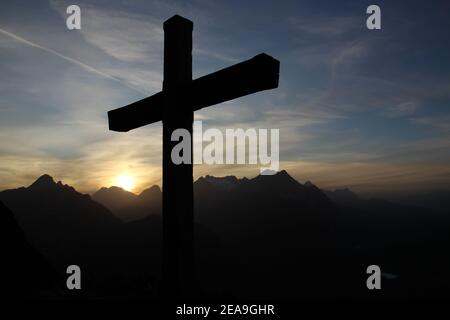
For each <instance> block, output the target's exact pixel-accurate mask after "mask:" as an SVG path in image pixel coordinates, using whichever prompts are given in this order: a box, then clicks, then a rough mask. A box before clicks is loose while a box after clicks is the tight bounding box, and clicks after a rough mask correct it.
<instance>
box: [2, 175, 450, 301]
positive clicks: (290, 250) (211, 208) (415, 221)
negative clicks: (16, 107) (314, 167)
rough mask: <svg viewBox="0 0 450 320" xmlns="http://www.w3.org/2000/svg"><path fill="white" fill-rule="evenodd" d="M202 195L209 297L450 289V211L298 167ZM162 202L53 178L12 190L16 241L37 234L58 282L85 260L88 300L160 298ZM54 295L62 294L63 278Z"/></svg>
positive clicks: (202, 274) (200, 191) (208, 182)
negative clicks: (86, 189)
mask: <svg viewBox="0 0 450 320" xmlns="http://www.w3.org/2000/svg"><path fill="white" fill-rule="evenodd" d="M194 195H195V221H196V225H195V232H196V265H197V281H198V283H199V286H200V287H201V288H202V292H203V294H205V295H207V296H208V297H236V298H254V299H255V298H279V299H280V298H314V297H317V298H330V297H339V298H343V297H353V298H355V297H356V298H383V297H384V298H385V297H392V298H405V297H422V296H430V295H436V296H438V297H447V296H449V292H450V291H449V290H448V289H450V277H449V276H448V275H447V272H446V270H448V267H449V266H450V259H449V258H448V257H447V255H446V251H447V248H448V245H449V244H450V233H449V231H450V219H449V218H448V217H449V214H448V213H449V212H450V211H449V210H445V209H443V210H440V211H433V210H430V209H425V208H421V207H414V206H406V205H398V204H395V203H392V202H389V201H385V200H381V199H370V200H365V199H361V198H360V197H358V196H357V195H356V194H354V193H353V192H351V191H350V190H348V189H342V190H335V191H324V190H321V189H319V188H318V187H316V186H315V185H314V184H313V183H311V182H306V183H303V184H302V183H300V182H298V181H297V180H295V179H293V178H292V177H291V176H290V175H289V174H288V173H287V172H286V171H280V172H278V173H277V174H275V175H272V176H265V175H259V176H257V177H255V178H252V179H247V178H242V179H238V178H236V177H234V176H228V177H213V176H205V177H201V178H199V179H198V180H197V181H195V183H194ZM161 198H162V197H161V190H160V189H159V187H157V186H153V187H151V188H149V189H146V190H144V191H143V192H142V193H141V194H139V195H135V194H133V193H130V192H127V191H125V190H123V189H120V188H118V187H110V188H101V189H100V190H98V191H97V192H96V193H94V194H93V195H92V196H90V195H85V194H81V193H79V192H77V191H76V190H75V189H74V188H73V187H71V186H68V185H65V184H63V183H61V182H55V181H54V180H53V178H52V177H51V176H49V175H43V176H41V177H40V178H38V179H37V180H36V181H35V182H34V183H33V184H31V185H30V186H28V187H21V188H18V189H11V190H5V191H2V192H0V201H1V202H3V203H4V205H5V208H6V207H7V208H6V209H2V211H6V212H10V211H12V212H13V213H14V218H15V220H16V221H17V223H16V224H15V225H16V227H14V228H15V230H19V229H20V230H19V231H20V232H22V233H23V237H22V238H20V237H17V236H13V235H9V234H7V237H8V238H11V240H10V241H12V243H14V244H15V243H17V244H20V243H22V244H23V243H24V241H25V240H24V239H26V242H27V243H30V244H31V246H30V247H29V249H31V250H32V251H33V252H34V253H35V254H36V255H38V256H39V257H41V258H42V259H41V260H39V259H35V262H33V263H32V264H36V265H42V263H41V262H42V261H44V262H45V263H47V262H48V267H43V268H41V269H39V270H53V271H51V272H53V273H54V274H56V275H57V277H56V278H55V277H53V278H52V277H50V278H51V279H59V278H58V277H64V276H65V268H66V267H67V266H68V265H70V264H77V265H79V266H80V267H81V269H82V270H83V288H84V290H83V294H84V296H85V297H86V298H97V297H121V298H124V297H126V298H129V297H147V298H152V297H153V298H154V297H157V296H158V288H159V279H160V264H161V238H162V232H161ZM9 210H10V211H9ZM10 215H11V214H10ZM5 216H8V214H4V213H3V212H2V216H1V217H5ZM10 224H11V223H10ZM8 228H10V227H8ZM11 228H12V227H11ZM16 234H19V233H18V232H16ZM20 239H22V240H20ZM8 242H9V241H8V240H7V239H5V240H4V241H3V242H2V243H4V244H6V243H8ZM15 247H16V245H14V246H13V248H15ZM22 247H23V246H22ZM29 249H26V250H25V249H20V251H23V252H29ZM27 250H28V251H27ZM26 254H27V255H29V253H26ZM11 259H13V258H8V260H11ZM33 259H34V258H33ZM38 260H39V261H40V262H37V261H38ZM11 261H12V260H11ZM33 261H34V260H33ZM371 264H379V265H380V267H381V268H382V271H383V290H382V294H381V293H379V292H371V291H368V290H367V289H366V287H365V281H366V278H367V274H366V273H365V270H366V268H367V266H369V265H371ZM49 272H50V271H49ZM51 272H50V274H52V273H51ZM63 280H64V279H63ZM58 281H59V280H58ZM50 283H54V282H51V281H50ZM58 283H59V284H60V283H61V281H59V282H58ZM63 284H64V281H63ZM49 290H50V292H58V293H59V294H61V290H60V289H59V288H58V286H57V285H55V288H50V289H49ZM62 295H63V296H64V297H65V298H66V297H70V295H71V293H67V292H63V293H62Z"/></svg>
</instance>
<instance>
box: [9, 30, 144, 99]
mask: <svg viewBox="0 0 450 320" xmlns="http://www.w3.org/2000/svg"><path fill="white" fill-rule="evenodd" d="M0 33H2V34H4V35H6V36H8V37H10V38H12V39H14V40H16V41H18V42H20V43H23V44H26V45H28V46H30V47H33V48H37V49H40V50H42V51H45V52H47V53H50V54H52V55H55V56H57V57H59V58H61V59H63V60H66V61H68V62H71V63H73V64H76V65H78V66H80V67H81V68H83V69H84V70H86V71H88V72H91V73H94V74H96V75H98V76H101V77H103V78H106V79H109V80H113V81H116V82H119V83H121V84H123V85H125V86H127V87H128V88H130V89H132V90H135V91H138V92H139V93H143V94H145V92H144V91H142V90H140V89H137V88H134V87H132V86H130V85H128V84H126V83H123V81H121V80H120V79H118V78H115V77H113V76H111V75H109V74H107V73H105V72H103V71H101V70H98V69H96V68H94V67H91V66H89V65H87V64H85V63H83V62H81V61H79V60H76V59H73V58H71V57H68V56H66V55H63V54H62V53H59V52H57V51H55V50H53V49H50V48H46V47H44V46H41V45H40V44H37V43H34V42H31V41H29V40H27V39H24V38H22V37H20V36H18V35H16V34H14V33H11V32H9V31H6V30H4V29H2V28H0Z"/></svg>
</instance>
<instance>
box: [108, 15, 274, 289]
mask: <svg viewBox="0 0 450 320" xmlns="http://www.w3.org/2000/svg"><path fill="white" fill-rule="evenodd" d="M192 28H193V23H192V21H190V20H188V19H185V18H183V17H180V16H178V15H175V16H173V17H172V18H170V19H168V20H167V21H166V22H164V81H163V90H162V91H161V92H159V93H157V94H155V95H153V96H150V97H148V98H145V99H142V100H140V101H137V102H135V103H132V104H130V105H128V106H125V107H122V108H119V109H115V110H112V111H109V112H108V119H109V129H110V130H113V131H122V132H126V131H129V130H131V129H135V128H138V127H141V126H144V125H147V124H150V123H153V122H157V121H160V120H162V122H163V264H162V268H163V269H162V279H163V290H164V292H165V294H166V295H169V296H180V295H183V296H186V295H189V293H190V292H192V290H193V288H194V287H195V286H194V283H193V281H194V275H195V273H194V271H195V270H194V234H193V232H194V221H193V220H194V219H193V211H194V200H193V196H194V195H193V174H192V152H191V161H190V163H189V164H186V163H182V164H178V165H176V164H174V163H173V162H172V161H171V151H172V148H173V147H174V146H175V145H176V144H177V143H178V141H171V135H172V132H173V131H174V130H176V129H178V128H183V129H186V130H188V131H189V132H190V133H191V150H192V122H193V120H194V111H196V110H199V109H201V108H204V107H208V106H211V105H214V104H217V103H220V102H224V101H227V100H231V99H235V98H238V97H242V96H245V95H248V94H251V93H255V92H258V91H262V90H267V89H273V88H276V87H278V74H279V69H280V62H279V61H278V60H276V59H274V58H272V57H270V56H268V55H266V54H259V55H257V56H255V57H254V58H252V59H250V60H247V61H244V62H241V63H238V64H235V65H233V66H231V67H228V68H225V69H222V70H220V71H217V72H214V73H212V74H209V75H207V76H204V77H201V78H198V79H196V80H192Z"/></svg>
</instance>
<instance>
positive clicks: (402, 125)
mask: <svg viewBox="0 0 450 320" xmlns="http://www.w3.org/2000/svg"><path fill="white" fill-rule="evenodd" d="M70 4H77V5H79V6H80V7H81V16H82V18H81V19H82V29H81V30H74V31H69V30H68V29H67V28H66V23H65V19H66V17H67V14H66V13H65V10H66V8H67V6H68V5H70ZM370 4H378V5H379V6H380V7H381V11H382V30H377V31H370V30H368V29H367V28H366V25H365V21H366V18H367V15H366V13H365V11H366V8H367V6H368V5H370ZM449 9H450V5H449V3H448V2H447V1H433V2H426V1H395V2H394V1H377V2H372V1H317V0H316V1H206V0H199V1H2V2H1V3H0V94H1V100H0V189H5V188H10V187H16V186H19V185H27V184H29V183H31V182H32V180H33V179H35V178H36V177H37V176H39V175H40V174H42V173H50V174H51V175H53V176H55V178H56V179H58V180H63V181H64V182H65V183H69V184H72V185H74V186H75V187H76V188H77V189H79V190H81V191H84V192H92V191H94V190H95V189H97V188H99V187H100V186H108V185H110V184H111V183H112V181H113V179H114V178H115V177H116V176H117V175H121V174H128V175H132V176H133V177H135V180H136V191H139V190H141V189H142V188H144V187H147V186H149V185H151V184H154V183H157V184H160V182H161V181H160V179H161V168H160V163H161V124H160V123H159V124H153V125H150V126H147V127H145V128H140V129H137V130H135V131H133V132H129V133H126V134H123V133H115V132H110V131H108V126H107V119H106V112H107V111H108V110H111V109H113V108H116V107H120V106H123V105H126V104H129V103H131V102H133V101H136V100H138V99H141V98H143V97H145V96H148V95H151V94H153V93H155V92H157V91H159V90H161V81H162V62H163V61H162V57H163V30H162V23H163V22H164V21H165V20H166V19H167V18H169V17H171V16H172V15H174V14H180V15H182V16H184V17H186V18H188V19H191V20H193V21H194V35H193V37H194V38H193V40H194V43H193V47H194V48H193V73H194V77H199V76H202V75H204V74H207V73H210V72H213V71H215V70H217V69H220V68H223V67H226V66H229V65H231V64H234V63H237V62H239V61H242V60H246V59H248V58H250V57H253V56H254V55H256V54H258V53H261V52H266V53H268V54H270V55H272V56H274V57H276V58H277V59H279V60H280V61H281V73H280V86H279V88H278V89H276V90H272V91H267V92H262V93H258V94H255V95H252V96H248V97H244V98H241V99H238V100H233V101H230V102H228V103H225V104H221V105H217V106H214V107H211V108H208V109H206V110H202V111H201V112H198V113H197V115H196V117H197V118H198V119H202V120H203V121H204V126H205V127H219V128H229V127H231V128H235V127H241V128H279V129H280V151H281V153H280V161H281V167H282V168H284V169H287V170H288V171H289V172H291V173H292V175H294V176H295V177H296V178H297V179H299V180H300V181H302V182H304V181H306V180H311V181H313V182H314V183H316V184H317V185H319V186H320V187H324V188H339V187H350V188H352V189H354V190H356V191H360V192H372V193H373V192H375V193H376V192H381V191H384V192H391V191H392V192H399V191H404V190H411V191H412V190H429V189H437V188H449V187H450V165H449V163H450V161H449V160H450V148H449V147H450V139H449V137H450V106H449V102H450V61H449V56H450V52H449V46H450V45H449V43H450V42H449V41H448V39H449V30H450V22H449V19H448V17H447V16H446V15H448V12H449ZM258 168H259V167H255V166H214V167H211V166H198V167H196V168H195V175H196V176H199V175H203V174H207V173H210V174H215V175H229V174H236V175H238V176H254V175H256V174H257V173H258Z"/></svg>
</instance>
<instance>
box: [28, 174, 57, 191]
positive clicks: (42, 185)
mask: <svg viewBox="0 0 450 320" xmlns="http://www.w3.org/2000/svg"><path fill="white" fill-rule="evenodd" d="M55 185H56V183H55V180H53V178H52V177H51V176H50V175H48V174H43V175H42V176H40V177H39V178H37V180H36V181H35V182H33V183H32V184H31V185H30V186H29V188H32V189H47V188H51V187H53V186H55Z"/></svg>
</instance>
